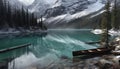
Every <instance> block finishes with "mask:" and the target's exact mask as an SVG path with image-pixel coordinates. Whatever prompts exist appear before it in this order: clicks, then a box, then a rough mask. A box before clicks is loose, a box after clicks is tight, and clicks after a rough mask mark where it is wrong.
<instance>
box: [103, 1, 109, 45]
mask: <svg viewBox="0 0 120 69" xmlns="http://www.w3.org/2000/svg"><path fill="white" fill-rule="evenodd" d="M101 29H102V31H103V32H104V33H103V34H102V38H101V42H105V46H108V41H109V35H108V30H109V29H111V14H110V1H109V0H108V2H107V4H106V6H105V12H104V13H103V16H102V23H101Z"/></svg>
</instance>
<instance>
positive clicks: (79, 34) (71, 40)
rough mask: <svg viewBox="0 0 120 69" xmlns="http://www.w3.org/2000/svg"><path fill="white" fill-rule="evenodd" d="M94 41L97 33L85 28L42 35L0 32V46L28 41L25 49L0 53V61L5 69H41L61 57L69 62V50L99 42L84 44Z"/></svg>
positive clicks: (91, 46)
mask: <svg viewBox="0 0 120 69" xmlns="http://www.w3.org/2000/svg"><path fill="white" fill-rule="evenodd" d="M98 40H100V36H99V35H95V34H93V33H91V30H89V29H82V30H79V29H78V30H74V29H73V30H48V32H47V33H44V34H40V33H34V34H32V33H31V34H29V33H27V34H14V35H13V34H9V35H0V49H5V48H9V47H13V46H17V45H22V44H26V43H31V44H32V45H31V46H29V47H26V48H21V49H16V50H13V51H9V52H5V53H0V62H1V63H6V66H7V67H8V69H32V67H34V68H35V67H37V68H38V69H44V68H46V67H48V66H49V65H50V64H57V63H59V62H61V61H62V60H64V59H68V60H71V61H72V58H73V56H72V51H77V50H85V49H93V48H97V47H98V46H99V45H97V44H94V45H88V44H85V42H91V41H98ZM65 62H66V61H65ZM67 63H69V62H67ZM61 64H62V62H61ZM37 68H36V69H37Z"/></svg>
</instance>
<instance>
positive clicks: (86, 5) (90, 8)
mask: <svg viewBox="0 0 120 69" xmlns="http://www.w3.org/2000/svg"><path fill="white" fill-rule="evenodd" d="M11 1H14V2H15V3H16V2H17V1H19V3H20V4H21V3H22V5H25V7H27V8H28V9H29V11H30V12H32V13H35V14H36V15H37V16H38V17H40V16H41V15H42V16H43V17H44V18H45V23H46V25H48V26H49V27H50V26H51V27H54V26H56V25H61V24H66V23H69V22H70V21H72V20H74V19H78V18H81V17H83V16H87V15H89V14H92V13H95V14H93V15H92V16H91V18H92V17H95V16H97V15H99V14H101V13H102V12H103V11H104V10H103V7H104V6H105V3H106V0H11ZM29 2H30V3H29ZM27 3H28V4H27Z"/></svg>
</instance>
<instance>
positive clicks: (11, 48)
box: [0, 43, 31, 53]
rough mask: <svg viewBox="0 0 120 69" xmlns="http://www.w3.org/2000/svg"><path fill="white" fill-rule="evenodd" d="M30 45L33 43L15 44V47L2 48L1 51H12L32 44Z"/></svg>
mask: <svg viewBox="0 0 120 69" xmlns="http://www.w3.org/2000/svg"><path fill="white" fill-rule="evenodd" d="M30 45H31V44H30V43H28V44H24V45H20V46H15V47H10V48H6V49H2V50H0V53H3V52H7V51H11V50H15V49H19V48H23V47H27V46H30Z"/></svg>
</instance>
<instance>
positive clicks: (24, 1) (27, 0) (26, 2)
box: [18, 0, 35, 6]
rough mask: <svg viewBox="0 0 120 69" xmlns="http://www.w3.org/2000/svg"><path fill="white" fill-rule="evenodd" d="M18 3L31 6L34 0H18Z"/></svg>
mask: <svg viewBox="0 0 120 69" xmlns="http://www.w3.org/2000/svg"><path fill="white" fill-rule="evenodd" d="M18 1H20V2H22V3H23V4H25V5H27V6H28V5H31V4H32V3H33V2H34V1H35V0H18Z"/></svg>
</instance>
